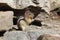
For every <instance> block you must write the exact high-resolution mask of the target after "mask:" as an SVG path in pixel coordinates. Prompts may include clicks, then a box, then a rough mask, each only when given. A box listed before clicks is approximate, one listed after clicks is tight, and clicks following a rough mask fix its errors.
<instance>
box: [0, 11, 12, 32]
mask: <svg viewBox="0 0 60 40" xmlns="http://www.w3.org/2000/svg"><path fill="white" fill-rule="evenodd" d="M12 26H13V12H12V11H7V12H3V11H0V31H1V30H8V29H10V28H11V27H12Z"/></svg>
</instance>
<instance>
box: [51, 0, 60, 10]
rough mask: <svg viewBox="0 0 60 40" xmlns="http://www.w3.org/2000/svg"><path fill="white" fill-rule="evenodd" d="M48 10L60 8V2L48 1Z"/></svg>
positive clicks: (55, 0) (56, 0)
mask: <svg viewBox="0 0 60 40" xmlns="http://www.w3.org/2000/svg"><path fill="white" fill-rule="evenodd" d="M50 6H51V8H50V10H54V9H56V8H58V7H60V0H50Z"/></svg>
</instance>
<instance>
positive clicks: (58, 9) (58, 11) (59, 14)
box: [51, 7, 60, 16]
mask: <svg viewBox="0 0 60 40" xmlns="http://www.w3.org/2000/svg"><path fill="white" fill-rule="evenodd" d="M54 11H55V12H57V15H58V16H60V7H58V8H56V9H54V10H51V12H54Z"/></svg>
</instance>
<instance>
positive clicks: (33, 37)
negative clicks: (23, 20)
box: [4, 29, 60, 40]
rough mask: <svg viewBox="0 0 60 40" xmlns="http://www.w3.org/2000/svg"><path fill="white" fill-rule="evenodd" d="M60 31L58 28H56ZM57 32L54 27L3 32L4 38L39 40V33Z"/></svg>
mask: <svg viewBox="0 0 60 40" xmlns="http://www.w3.org/2000/svg"><path fill="white" fill-rule="evenodd" d="M58 31H59V32H60V29H59V30H58ZM59 32H57V30H56V29H55V30H54V29H41V30H30V31H26V32H24V31H11V32H6V33H5V34H4V39H5V40H39V38H41V37H40V36H41V35H44V34H52V35H54V34H56V35H58V34H59Z"/></svg>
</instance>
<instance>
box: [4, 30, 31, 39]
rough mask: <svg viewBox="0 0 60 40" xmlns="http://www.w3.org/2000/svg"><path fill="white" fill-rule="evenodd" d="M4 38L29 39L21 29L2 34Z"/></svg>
mask: <svg viewBox="0 0 60 40" xmlns="http://www.w3.org/2000/svg"><path fill="white" fill-rule="evenodd" d="M4 38H5V39H6V40H30V39H29V36H28V35H27V34H26V32H22V31H11V32H6V33H5V34H4Z"/></svg>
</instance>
